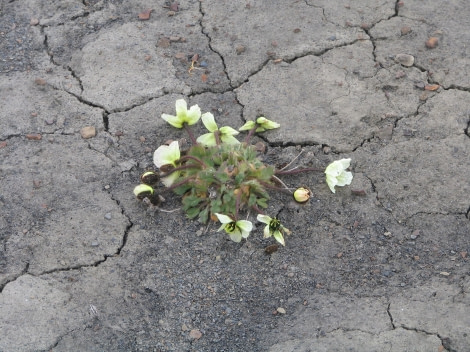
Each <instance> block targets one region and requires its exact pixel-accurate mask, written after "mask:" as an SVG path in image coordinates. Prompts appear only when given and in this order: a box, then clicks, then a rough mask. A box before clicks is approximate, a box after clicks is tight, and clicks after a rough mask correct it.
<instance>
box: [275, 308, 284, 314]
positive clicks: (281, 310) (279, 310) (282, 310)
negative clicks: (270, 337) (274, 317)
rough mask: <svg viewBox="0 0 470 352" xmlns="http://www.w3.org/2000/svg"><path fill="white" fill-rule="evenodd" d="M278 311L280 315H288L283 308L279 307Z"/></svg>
mask: <svg viewBox="0 0 470 352" xmlns="http://www.w3.org/2000/svg"><path fill="white" fill-rule="evenodd" d="M276 311H277V312H278V313H279V314H286V310H285V309H284V308H282V307H279V308H278V309H276Z"/></svg>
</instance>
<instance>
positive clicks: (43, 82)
mask: <svg viewBox="0 0 470 352" xmlns="http://www.w3.org/2000/svg"><path fill="white" fill-rule="evenodd" d="M34 83H36V84H37V85H38V86H45V85H46V83H47V82H46V80H45V79H44V78H36V79H35V80H34Z"/></svg>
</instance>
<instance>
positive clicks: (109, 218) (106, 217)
mask: <svg viewBox="0 0 470 352" xmlns="http://www.w3.org/2000/svg"><path fill="white" fill-rule="evenodd" d="M104 218H105V219H106V220H111V219H112V216H111V213H106V214H104Z"/></svg>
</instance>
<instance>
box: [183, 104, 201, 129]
mask: <svg viewBox="0 0 470 352" xmlns="http://www.w3.org/2000/svg"><path fill="white" fill-rule="evenodd" d="M200 117H201V109H200V108H199V106H198V105H197V104H196V105H193V106H191V107H190V108H189V111H188V112H187V113H186V119H185V122H186V123H187V124H188V125H194V124H195V123H196V122H198V121H199V118H200Z"/></svg>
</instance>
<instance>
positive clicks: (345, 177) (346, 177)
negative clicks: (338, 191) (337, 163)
mask: <svg viewBox="0 0 470 352" xmlns="http://www.w3.org/2000/svg"><path fill="white" fill-rule="evenodd" d="M336 179H337V180H338V183H337V186H346V185H350V184H351V181H352V179H353V175H352V173H351V172H349V171H343V172H342V173H341V174H340V175H339V176H338V177H337V178H336Z"/></svg>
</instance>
